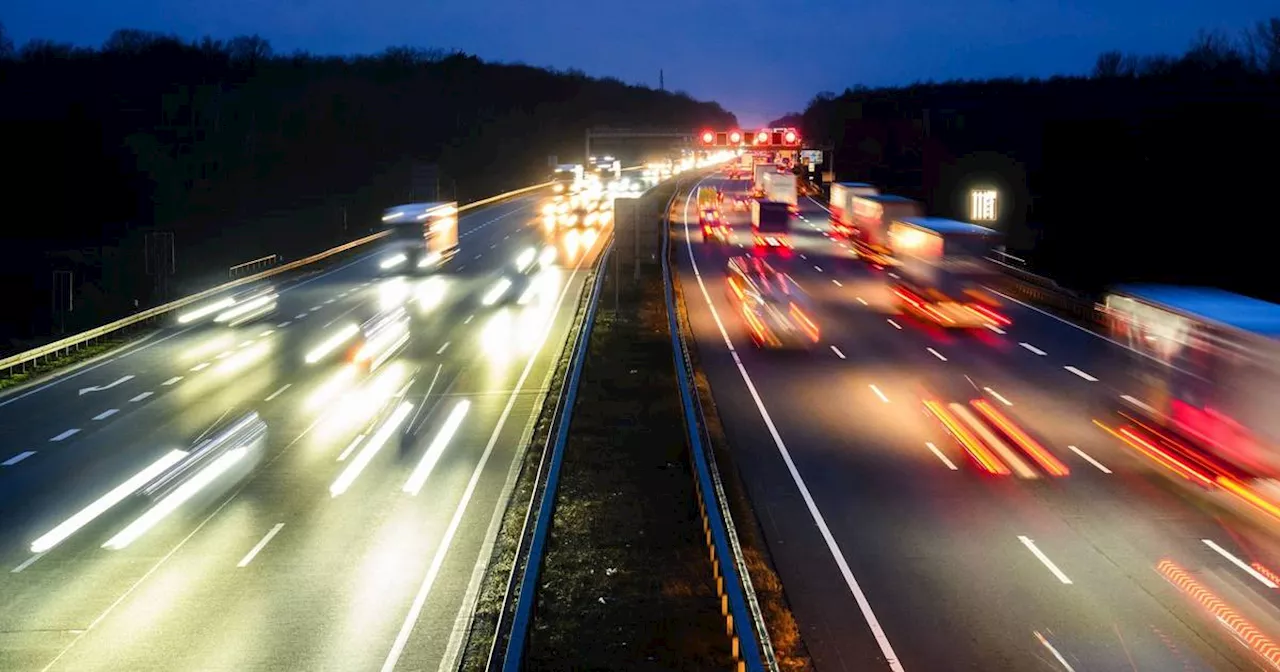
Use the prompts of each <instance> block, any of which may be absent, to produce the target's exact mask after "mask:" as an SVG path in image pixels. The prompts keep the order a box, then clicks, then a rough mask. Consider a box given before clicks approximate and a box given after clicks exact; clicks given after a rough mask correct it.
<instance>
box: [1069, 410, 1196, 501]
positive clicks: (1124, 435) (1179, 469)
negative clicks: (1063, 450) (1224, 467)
mask: <svg viewBox="0 0 1280 672" xmlns="http://www.w3.org/2000/svg"><path fill="white" fill-rule="evenodd" d="M1093 424H1095V425H1097V426H1099V427H1101V428H1102V429H1103V430H1105V431H1106V432H1107V433H1108V434H1110V435H1112V436H1114V437H1116V438H1117V439H1120V440H1121V441H1123V442H1124V443H1125V445H1127V446H1130V447H1132V448H1134V449H1136V450H1137V451H1138V452H1140V453H1142V454H1143V455H1146V456H1147V457H1149V458H1151V459H1152V460H1153V461H1155V462H1156V463H1157V464H1159V465H1161V466H1163V467H1165V468H1166V469H1168V470H1169V471H1172V472H1173V473H1175V474H1177V475H1179V476H1181V477H1183V478H1185V479H1187V480H1189V481H1192V482H1195V483H1199V484H1200V485H1202V486H1204V487H1210V486H1212V485H1213V481H1212V480H1211V479H1210V478H1209V477H1208V476H1206V475H1204V474H1202V473H1200V471H1199V470H1198V469H1196V468H1194V467H1192V466H1191V465H1189V464H1186V463H1185V462H1183V461H1182V460H1179V459H1178V458H1177V457H1175V456H1173V455H1171V454H1169V453H1168V452H1167V451H1165V450H1162V449H1161V448H1159V447H1158V446H1156V445H1155V444H1153V443H1151V442H1150V441H1147V440H1146V439H1144V438H1142V437H1141V436H1138V435H1137V434H1135V433H1134V432H1133V430H1131V429H1129V428H1128V427H1121V428H1120V429H1119V430H1115V429H1112V428H1110V427H1108V426H1106V425H1104V424H1102V423H1101V422H1099V421H1097V420H1094V421H1093Z"/></svg>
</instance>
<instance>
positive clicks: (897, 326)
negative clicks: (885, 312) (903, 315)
mask: <svg viewBox="0 0 1280 672" xmlns="http://www.w3.org/2000/svg"><path fill="white" fill-rule="evenodd" d="M886 321H887V322H888V323H889V324H892V325H893V328H894V329H901V328H902V325H901V324H898V323H897V322H894V321H893V320H889V319H887V318H886Z"/></svg>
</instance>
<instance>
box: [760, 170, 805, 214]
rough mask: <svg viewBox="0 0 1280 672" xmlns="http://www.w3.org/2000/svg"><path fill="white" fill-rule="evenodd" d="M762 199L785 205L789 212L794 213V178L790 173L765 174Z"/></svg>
mask: <svg viewBox="0 0 1280 672" xmlns="http://www.w3.org/2000/svg"><path fill="white" fill-rule="evenodd" d="M764 198H765V200H768V201H777V202H779V203H786V204H787V206H788V208H789V209H790V211H791V212H796V211H797V208H798V199H797V198H796V176H795V175H794V174H792V173H777V172H773V173H765V174H764Z"/></svg>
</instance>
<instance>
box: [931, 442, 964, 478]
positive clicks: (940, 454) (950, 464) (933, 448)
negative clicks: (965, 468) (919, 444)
mask: <svg viewBox="0 0 1280 672" xmlns="http://www.w3.org/2000/svg"><path fill="white" fill-rule="evenodd" d="M924 445H925V446H926V447H927V448H928V449H929V450H930V451H931V452H933V454H934V455H937V456H938V459H939V460H942V463H943V464H945V465H947V468H948V469H950V470H951V471H959V470H960V467H957V466H956V463H955V462H952V461H951V458H949V457H947V456H946V454H944V453H943V452H942V451H941V450H938V447H937V446H935V445H933V442H932V441H925V442H924Z"/></svg>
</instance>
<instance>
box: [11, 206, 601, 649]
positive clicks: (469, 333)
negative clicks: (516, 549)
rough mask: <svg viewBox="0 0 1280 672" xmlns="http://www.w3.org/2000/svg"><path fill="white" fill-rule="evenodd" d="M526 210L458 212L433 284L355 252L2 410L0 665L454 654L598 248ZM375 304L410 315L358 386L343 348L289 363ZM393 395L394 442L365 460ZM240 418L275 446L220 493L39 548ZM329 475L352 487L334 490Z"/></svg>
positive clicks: (96, 526) (130, 509) (128, 506)
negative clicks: (259, 303)
mask: <svg viewBox="0 0 1280 672" xmlns="http://www.w3.org/2000/svg"><path fill="white" fill-rule="evenodd" d="M537 204H538V200H537V199H535V198H532V197H525V198H519V199H515V200H512V201H509V202H505V203H502V204H499V205H495V206H491V207H488V208H484V209H481V210H479V211H476V212H472V213H467V214H465V215H464V216H463V217H462V218H461V219H460V222H459V224H460V231H461V241H460V246H461V251H460V253H459V255H458V256H457V258H456V259H455V260H454V263H453V266H452V267H451V268H450V269H449V270H448V271H447V272H445V273H442V274H440V275H439V276H435V277H431V278H427V279H413V280H404V279H401V280H396V279H390V278H383V277H380V276H381V273H380V271H379V267H378V261H379V258H380V257H379V255H378V254H377V253H376V251H375V250H371V251H370V253H368V254H365V255H364V256H361V257H359V258H356V259H355V260H352V261H348V262H346V263H345V264H342V265H335V266H334V267H331V268H329V269H326V270H325V271H324V272H323V273H311V274H307V275H301V276H297V277H295V278H292V279H290V280H289V281H288V282H286V283H283V284H281V285H279V287H278V289H279V291H280V298H279V306H278V309H277V310H276V311H275V313H274V314H273V315H271V316H270V317H269V318H267V319H263V320H259V321H257V322H255V323H253V324H250V325H245V326H242V327H237V328H234V329H233V328H224V327H221V326H218V325H213V324H202V325H199V326H195V327H192V328H179V327H176V326H175V327H171V328H167V329H164V330H162V331H161V332H160V333H157V334H156V335H154V336H152V337H150V338H149V339H147V340H146V341H144V342H142V343H139V344H137V345H134V346H133V347H130V348H128V349H126V350H123V351H119V352H115V353H111V354H109V355H107V356H105V357H102V358H100V359H98V360H96V361H94V362H91V363H89V364H87V365H85V366H82V367H80V368H78V369H76V370H73V371H70V372H68V373H66V374H65V375H63V376H61V377H59V378H57V379H55V380H54V381H52V382H50V383H46V384H42V385H36V386H32V387H29V388H27V389H22V390H18V391H16V392H13V393H10V394H8V395H6V396H4V397H0V439H2V443H0V445H2V446H3V450H4V451H6V452H5V453H4V454H3V455H0V463H3V465H4V466H0V526H2V527H3V530H4V533H3V544H2V545H0V560H2V561H3V564H4V571H3V572H2V573H0V604H2V605H3V606H4V608H3V609H0V669H3V670H6V671H10V670H12V671H22V670H48V669H56V670H73V671H75V672H89V671H91V670H136V671H142V670H197V669H198V670H236V671H244V670H284V669H292V670H335V671H336V670H342V671H351V670H391V669H437V668H438V667H440V666H442V665H446V664H448V663H450V662H451V661H453V660H454V657H455V656H456V655H457V654H458V650H459V647H460V645H461V644H462V637H463V635H464V634H465V632H464V630H465V627H464V626H465V625H466V622H465V621H466V617H467V616H468V615H469V613H470V607H471V601H472V600H474V597H475V595H474V591H475V590H476V589H477V586H478V581H479V578H480V572H481V570H482V569H483V565H484V563H485V562H486V561H487V559H488V553H487V549H486V548H484V546H485V544H486V541H487V539H488V537H489V535H491V534H492V530H493V529H496V528H494V527H493V526H494V524H495V522H496V517H497V516H498V515H500V513H501V510H502V507H503V505H504V503H505V498H506V496H507V494H508V493H507V489H508V488H509V487H510V485H509V483H510V481H511V480H512V478H513V465H514V464H515V461H516V458H517V453H518V448H519V446H521V445H522V444H523V440H522V439H523V438H524V437H525V436H527V434H528V433H529V432H530V431H531V429H532V423H533V421H534V411H535V409H536V408H537V406H538V404H539V402H540V399H541V397H542V395H543V394H544V392H545V387H546V385H547V382H548V380H547V379H548V378H549V376H550V375H551V372H552V363H553V362H554V361H555V359H556V357H557V356H558V354H559V352H560V350H561V348H562V347H563V345H564V343H565V340H566V335H567V330H568V327H569V326H570V323H571V320H572V317H573V313H574V311H575V309H576V307H577V304H578V299H579V297H580V295H581V293H582V292H583V291H584V282H583V281H584V276H585V270H586V269H588V268H590V266H591V265H592V264H593V263H594V260H595V256H596V255H597V254H598V252H599V248H600V247H601V243H600V241H598V240H596V237H595V236H592V237H590V238H589V239H588V238H587V237H576V238H574V239H573V240H568V239H565V238H564V237H561V238H559V239H556V238H555V237H554V236H548V234H547V233H546V232H545V231H544V230H543V229H542V228H541V227H540V226H539V225H536V224H533V222H534V220H535V218H536V215H537ZM547 242H551V243H552V244H555V245H557V246H558V250H559V253H558V260H557V262H556V263H555V265H554V267H553V268H551V269H550V270H548V271H546V273H545V274H544V275H543V276H541V280H540V282H539V284H538V285H537V287H538V289H537V290H535V291H533V292H532V293H530V295H529V296H528V297H527V301H526V302H525V303H523V304H516V303H510V304H509V305H508V304H504V303H502V302H499V303H498V304H496V305H484V304H483V301H482V298H483V297H484V295H485V294H486V293H488V292H489V290H490V289H491V288H492V287H493V285H494V284H495V282H497V281H498V279H499V278H500V277H503V275H504V274H506V273H507V272H509V270H510V268H511V265H512V264H513V260H514V259H515V258H516V257H517V255H518V254H519V253H520V252H521V251H522V250H524V249H527V247H528V246H531V245H538V246H541V245H544V244H546V243H547ZM379 304H382V305H383V306H388V305H400V304H402V305H404V306H405V307H406V309H407V310H408V312H409V314H410V316H411V319H412V328H411V333H412V337H411V339H410V341H409V343H408V346H407V348H406V349H405V350H404V352H403V354H402V355H400V356H399V357H397V358H396V359H395V360H393V361H391V362H389V363H388V364H387V365H385V366H383V367H382V368H380V369H379V370H378V371H377V372H376V375H375V376H374V377H372V378H366V377H364V376H363V375H362V374H355V375H349V374H345V373H343V372H344V371H345V370H346V369H345V368H344V366H343V363H342V361H340V358H339V357H330V358H329V359H325V360H321V361H318V362H316V363H314V364H308V363H306V362H305V359H304V358H305V357H306V355H307V353H309V352H311V351H313V349H315V348H316V347H317V346H318V345H319V344H320V343H322V342H323V341H324V340H325V339H326V338H327V337H328V336H329V335H331V334H333V333H335V332H336V331H337V330H339V329H341V328H342V327H343V326H345V325H347V324H359V323H360V322H361V321H362V320H364V319H368V317H370V316H371V315H373V314H374V312H375V311H376V310H377V309H378V307H379ZM344 376H347V377H344ZM404 404H408V405H409V407H408V415H406V416H404V422H403V424H402V425H401V426H400V428H399V429H397V431H395V432H394V433H393V434H392V435H391V436H392V439H391V440H390V441H388V442H387V443H386V444H382V447H381V449H380V450H378V451H377V452H369V453H368V456H366V457H367V459H366V457H361V456H362V455H364V454H365V452H366V449H371V448H372V447H374V446H376V445H378V442H377V441H375V440H374V438H375V436H376V430H377V429H378V428H380V427H382V426H383V424H384V423H386V422H388V421H389V419H390V418H391V416H392V415H393V414H392V409H395V408H399V406H401V405H404ZM249 410H254V411H257V412H258V413H259V414H260V416H261V417H262V418H263V420H264V421H265V422H266V424H267V426H268V432H269V434H268V439H267V441H266V446H265V448H264V450H263V452H262V454H261V456H260V461H259V462H258V463H257V465H256V468H254V469H253V470H252V471H250V472H248V473H247V474H244V475H242V477H240V478H234V477H231V476H224V477H222V478H219V479H215V480H214V481H212V482H211V483H210V484H209V486H208V487H207V488H205V489H204V490H202V491H201V492H200V494H199V495H198V496H197V497H195V498H193V499H191V500H189V501H187V502H185V503H183V504H182V505H181V506H179V507H178V508H177V509H176V510H174V511H173V512H172V513H171V514H170V515H169V516H168V517H166V518H164V519H163V520H162V521H161V522H160V523H159V524H157V525H156V526H155V527H153V528H151V529H150V530H149V531H148V532H146V533H145V534H144V535H142V536H141V537H140V538H138V539H136V540H135V541H133V542H132V543H131V544H129V545H127V546H125V547H124V548H120V549H118V550H116V549H108V548H104V544H105V543H106V542H107V541H108V539H111V538H113V536H114V535H116V534H117V533H119V532H120V531H121V530H122V529H124V528H125V527H126V526H127V525H129V524H130V523H131V522H132V521H133V520H135V519H136V518H137V517H138V516H140V515H141V514H142V512H143V511H145V510H147V509H148V506H149V504H148V502H147V500H145V499H143V498H142V496H141V495H133V496H130V497H126V498H124V499H123V500H122V501H120V502H119V503H117V504H116V505H115V506H112V507H110V508H108V509H107V510H106V511H105V512H102V513H101V515H98V516H97V517H96V518H94V519H93V520H92V521H91V522H89V523H88V524H87V525H84V526H83V527H80V528H79V529H78V530H77V531H75V532H74V534H72V535H71V536H69V537H68V538H66V539H65V540H64V541H62V542H61V543H60V544H58V545H56V546H55V547H53V548H52V549H50V550H48V551H45V552H43V553H33V552H32V548H31V544H32V542H33V541H34V540H36V539H37V538H40V537H41V536H42V535H44V534H45V533H46V532H49V531H50V530H52V529H55V527H56V526H58V525H59V524H60V523H61V522H63V521H64V520H67V519H68V518H70V517H71V516H72V515H73V514H75V513H76V512H77V511H80V510H82V509H84V508H85V507H87V506H89V505H91V503H93V502H94V501H95V500H97V499H98V498H99V497H101V496H103V495H104V494H106V493H109V492H111V491H112V490H113V489H114V488H116V487H117V486H119V485H121V484H123V483H126V482H127V481H128V480H129V479H130V478H131V477H133V476H134V475H135V474H137V473H139V472H140V471H142V470H143V469H144V468H146V467H147V466H148V465H150V464H152V463H154V462H156V461H157V460H158V459H160V458H161V457H162V456H164V455H165V454H166V453H168V452H169V451H171V450H174V449H183V450H186V449H189V448H190V447H191V446H192V445H193V443H194V442H195V441H196V440H197V439H198V438H199V437H200V435H201V434H202V433H204V432H205V431H206V430H208V429H209V428H210V427H211V426H213V425H214V424H215V423H218V422H220V421H222V420H225V419H226V418H228V417H235V416H236V415H237V414H239V413H243V412H247V411H249ZM451 419H452V420H451ZM358 440H360V441H359V442H358ZM357 463H359V464H363V465H364V466H363V468H362V469H356V468H355V466H353V465H357ZM348 472H350V473H348ZM415 473H416V474H417V475H418V478H417V479H416V480H417V486H416V487H406V486H407V485H410V480H411V476H412V475H413V474H415ZM344 474H348V475H347V476H346V478H347V479H348V482H349V483H350V485H349V487H348V488H347V489H346V490H345V491H341V489H339V491H340V494H337V495H334V494H332V493H331V490H332V489H333V488H334V484H335V483H336V482H337V481H338V480H339V479H342V478H344V476H343V475H344ZM353 476H354V480H351V477H353Z"/></svg>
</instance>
